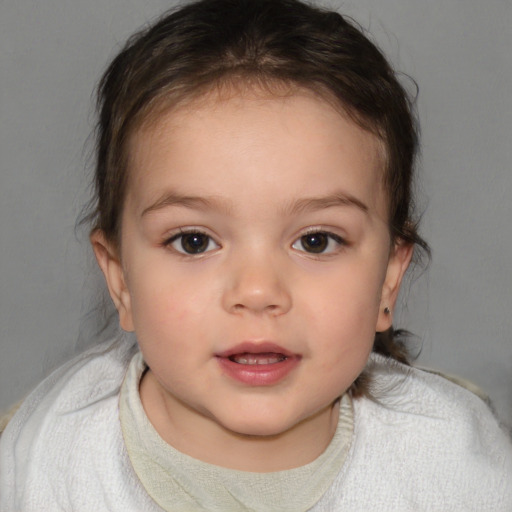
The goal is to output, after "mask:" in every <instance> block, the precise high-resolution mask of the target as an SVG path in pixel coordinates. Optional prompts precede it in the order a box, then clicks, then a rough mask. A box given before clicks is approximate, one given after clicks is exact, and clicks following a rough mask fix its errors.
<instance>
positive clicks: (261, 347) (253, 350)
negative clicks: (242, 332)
mask: <svg viewBox="0 0 512 512" xmlns="http://www.w3.org/2000/svg"><path fill="white" fill-rule="evenodd" d="M269 353H272V354H282V355H284V356H286V357H291V356H294V355H297V354H294V353H293V352H290V351H289V350H286V349H285V348H283V347H281V346H280V345H277V344H276V343H273V342H270V341H261V342H254V341H244V342H243V343H240V344H238V345H235V346H234V347H231V348H228V349H227V350H224V351H223V352H218V353H216V354H215V355H216V356H217V357H226V358H227V357H232V356H234V355H236V354H269Z"/></svg>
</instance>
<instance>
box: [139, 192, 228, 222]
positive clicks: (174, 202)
mask: <svg viewBox="0 0 512 512" xmlns="http://www.w3.org/2000/svg"><path fill="white" fill-rule="evenodd" d="M169 206H182V207H185V208H193V209H197V210H217V211H223V212H229V211H230V210H231V204H230V203H229V202H228V201H226V200H225V199H221V198H219V197H216V196H206V197H201V196H187V195H181V194H178V193H176V192H174V191H168V192H165V193H164V194H163V195H162V196H160V197H159V198H158V199H157V200H156V201H155V202H154V203H152V204H151V205H149V206H148V207H146V208H144V210H143V211H142V213H141V217H143V216H144V215H147V214H148V213H150V212H154V211H158V210H161V209H163V208H167V207H169Z"/></svg>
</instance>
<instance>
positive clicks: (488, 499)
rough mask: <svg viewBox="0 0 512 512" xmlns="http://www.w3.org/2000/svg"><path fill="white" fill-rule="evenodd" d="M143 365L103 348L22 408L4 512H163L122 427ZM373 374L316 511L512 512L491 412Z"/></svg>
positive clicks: (503, 444) (510, 468)
mask: <svg viewBox="0 0 512 512" xmlns="http://www.w3.org/2000/svg"><path fill="white" fill-rule="evenodd" d="M136 353H137V348H136V347H135V346H134V345H133V343H130V342H129V341H127V340H122V339H121V340H117V341H115V342H113V343H111V344H110V345H109V346H107V347H105V346H100V347H95V348H94V349H92V350H90V351H89V352H87V353H86V354H83V355H81V356H80V357H78V358H77V359H75V360H74V361H72V362H70V363H68V364H67V365H65V366H64V367H62V368H60V369H59V370H57V371H56V372H55V373H54V374H52V375H51V376H50V377H49V378H48V379H46V380H45V381H44V382H43V383H42V384H41V385H40V386H39V387H38V388H37V389H36V390H35V391H34V392H33V393H32V394H31V395H30V396H29V397H28V398H27V399H26V400H25V402H24V403H23V405H22V406H21V408H20V409H19V411H18V412H17V413H16V415H15V416H14V418H13V419H12V420H11V422H10V423H9V425H8V427H7V429H6V430H5V432H4V434H3V435H2V437H1V439H0V510H1V511H2V512H12V511H18V510H20V511H23V512H32V511H34V512H35V511H37V512H40V511H42V510H44V511H45V512H53V511H85V512H89V511H94V512H100V511H114V512H115V511H119V512H130V511H133V512H145V511H148V512H149V511H151V512H156V511H161V510H162V508H160V507H159V506H158V505H157V504H156V503H155V501H154V500H153V499H152V498H151V497H150V495H149V494H148V492H147V490H146V489H145V487H144V486H143V485H142V483H141V481H140V479H139V478H138V476H137V474H136V472H135V471H134V469H133V466H132V463H131V461H130V458H129V455H128V450H127V448H126V444H125V442H124V439H123V435H122V429H121V422H120V419H119V395H120V389H121V386H122V382H123V379H124V378H125V375H126V372H127V368H128V367H129V363H130V361H131V360H132V358H133V357H134V355H135V354H136ZM369 364H370V365H371V366H372V367H373V368H372V372H373V382H374V386H373V389H374V394H375V395H376V400H371V399H368V398H361V399H356V400H354V401H353V411H354V412H353V414H354V423H353V435H352V437H351V441H350V445H349V447H348V450H347V453H346V455H345V460H344V463H343V464H342V466H341V469H340V470H339V471H338V472H337V474H335V475H334V477H333V482H332V484H331V485H330V486H329V487H328V489H327V491H326V492H325V493H324V494H323V496H322V497H321V498H320V499H319V501H318V502H317V503H316V504H315V505H314V506H313V507H312V508H310V509H309V510H312V511H314V512H333V511H350V512H357V511H361V512H362V511H365V512H368V511H372V510H375V511H379V512H387V511H393V512H400V511H414V512H418V511H442V512H450V511H457V512H460V511H475V512H477V511H478V512H482V511H492V512H501V511H503V512H510V511H512V445H511V443H510V439H509V438H508V436H507V435H506V434H505V433H504V432H503V431H502V430H501V429H500V427H499V425H498V424H497V422H496V420H495V418H494V417H493V415H492V414H491V412H490V411H489V410H488V408H487V406H486V405H485V404H484V403H483V402H482V401H481V400H480V399H479V398H477V397H475V396H474V395H473V394H471V393H469V392H468V391H466V390H465V389H463V388H461V387H459V386H457V385H455V384H453V383H451V382H449V381H447V380H446V379H443V378H442V377H439V376H437V375H432V374H429V373H426V372H422V371H419V370H416V369H414V368H408V367H406V366H403V365H401V364H398V363H394V362H391V361H388V360H386V359H384V358H383V357H380V356H376V355H373V356H372V358H371V360H370V363H369ZM151 428H152V427H151ZM198 463H199V464H202V463H200V462H199V461H198ZM292 471H293V470H292ZM192 476H193V475H192ZM283 492H286V491H285V490H284V491H283ZM198 510H204V509H202V508H199V509H198ZM211 510H215V508H214V507H213V506H212V508H211ZM259 510H268V509H258V512H259ZM277 510H279V509H276V512H277ZM297 512H299V511H297Z"/></svg>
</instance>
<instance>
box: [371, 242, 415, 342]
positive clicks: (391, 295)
mask: <svg viewBox="0 0 512 512" xmlns="http://www.w3.org/2000/svg"><path fill="white" fill-rule="evenodd" d="M413 251H414V245H413V244H405V243H403V242H398V243H396V244H395V245H394V247H393V250H392V252H391V254H390V257H389V261H388V266H387V271H386V277H385V279H384V284H383V286H382V295H381V300H380V305H379V315H378V319H377V326H376V332H383V331H387V330H388V329H389V328H390V327H391V325H392V323H393V312H394V310H395V305H396V301H397V298H398V292H399V291H400V284H401V283H402V279H403V277H404V275H405V272H406V271H407V268H408V267H409V264H410V262H411V258H412V255H413Z"/></svg>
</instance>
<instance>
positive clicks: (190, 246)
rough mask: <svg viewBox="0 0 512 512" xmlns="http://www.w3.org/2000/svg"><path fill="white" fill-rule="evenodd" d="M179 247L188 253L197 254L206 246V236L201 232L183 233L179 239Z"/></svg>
mask: <svg viewBox="0 0 512 512" xmlns="http://www.w3.org/2000/svg"><path fill="white" fill-rule="evenodd" d="M181 247H182V248H183V250H184V251H185V252H188V253H189V254H199V253H201V252H204V251H205V250H206V248H207V247H208V237H207V236H206V235H202V234H201V233H190V234H188V235H183V237H182V239H181Z"/></svg>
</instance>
